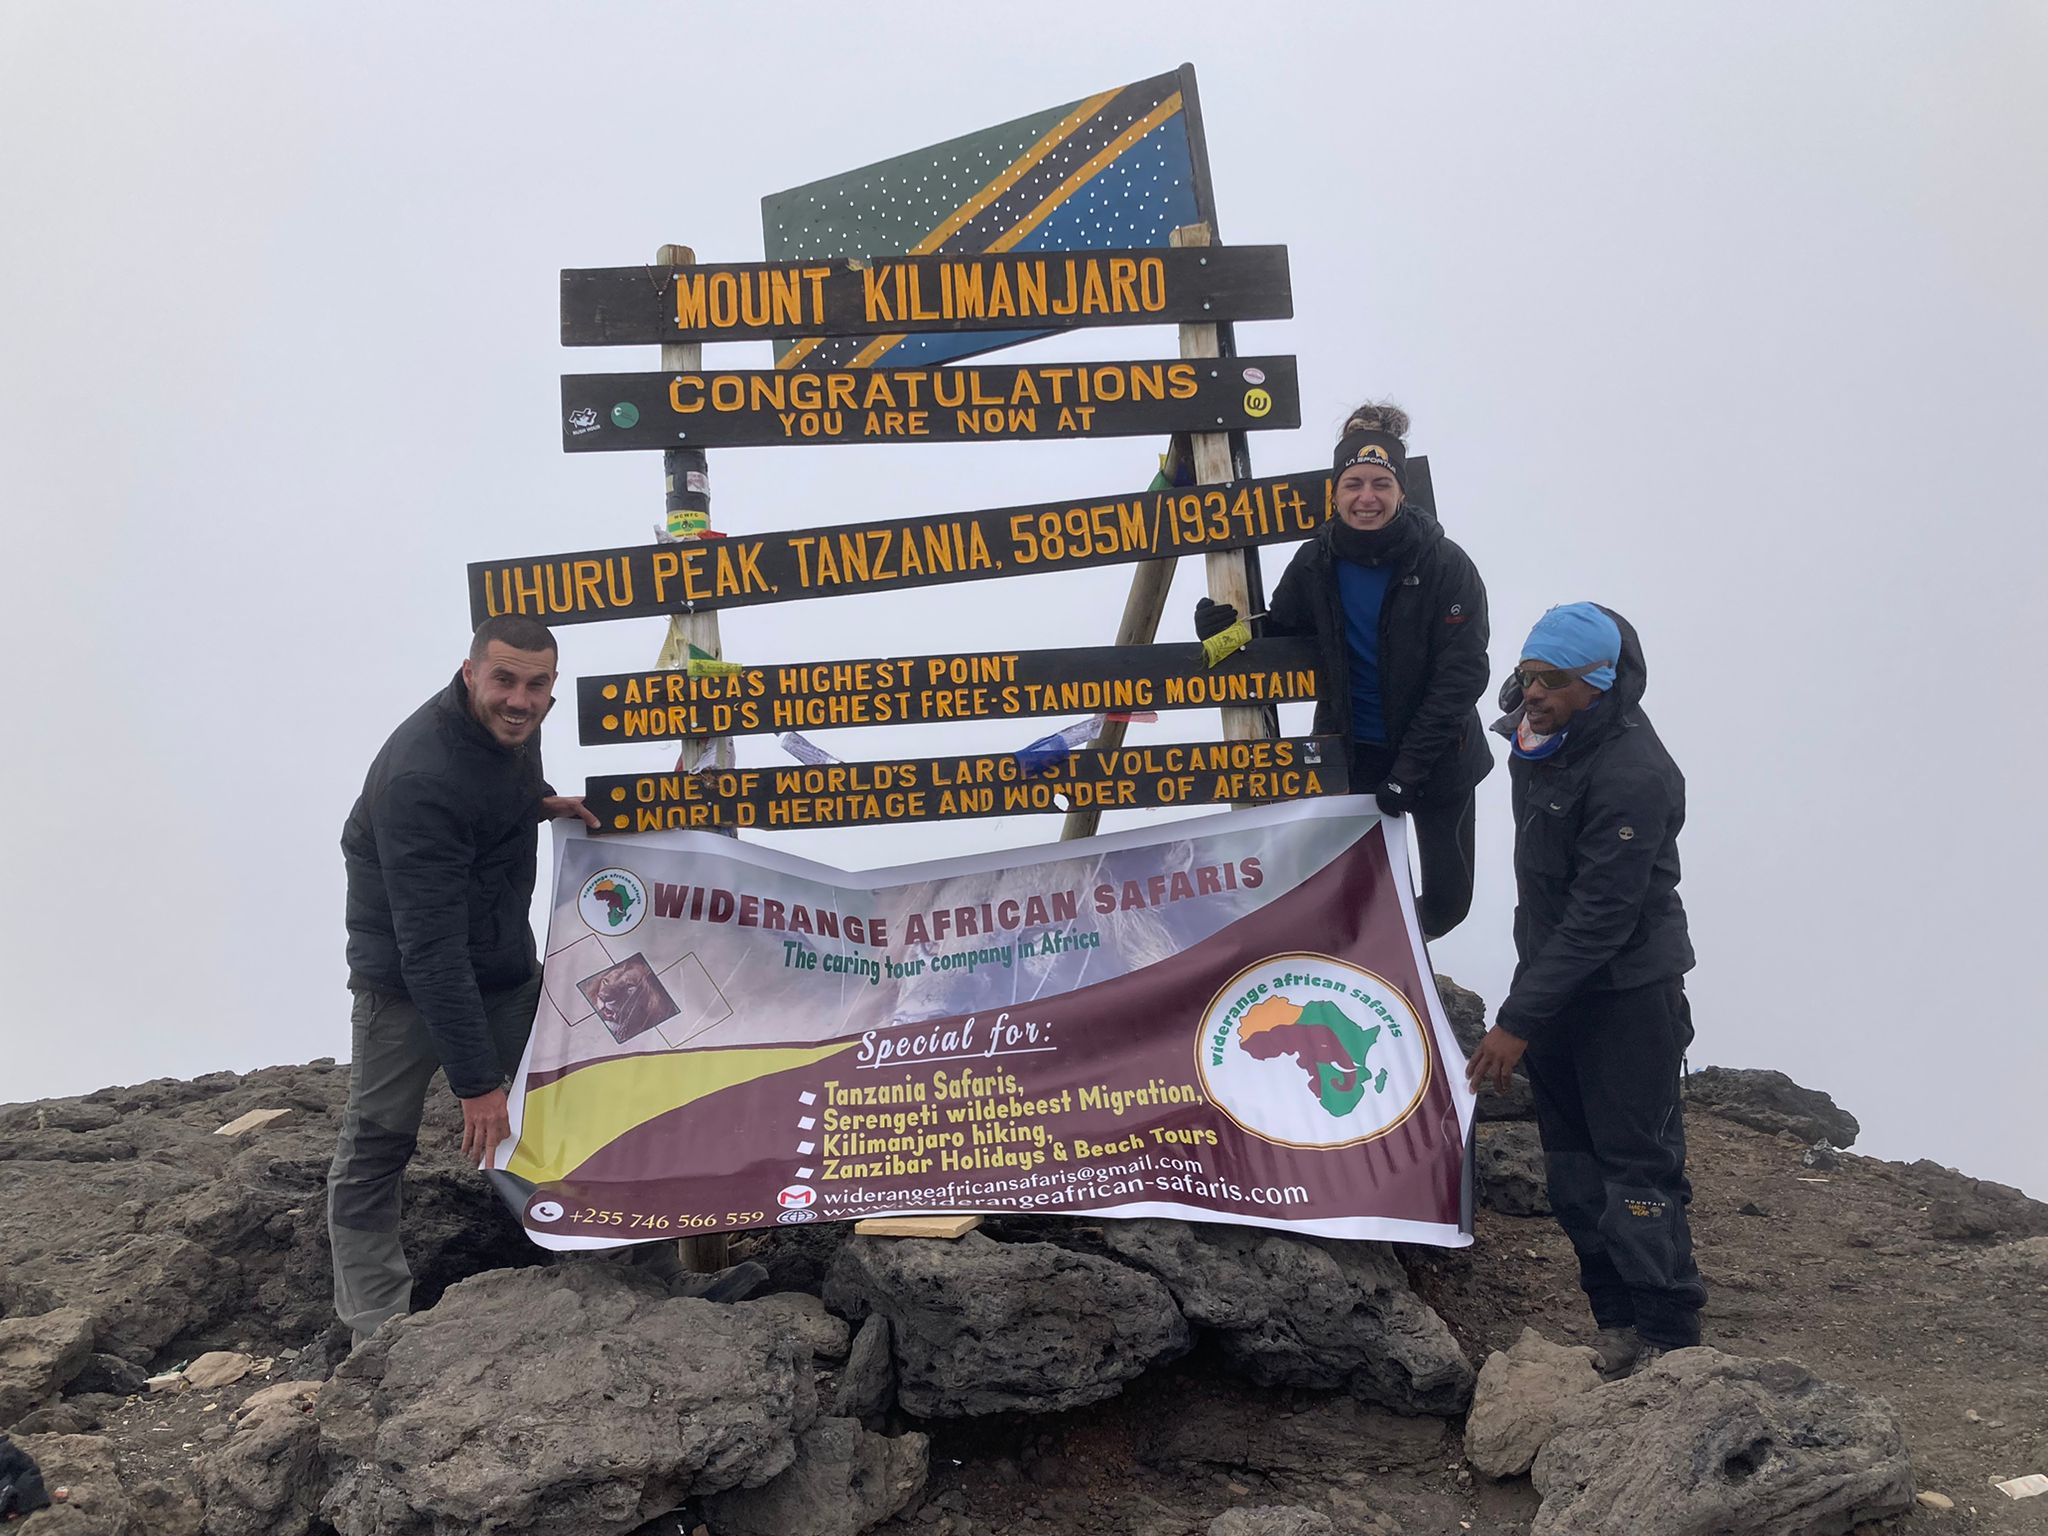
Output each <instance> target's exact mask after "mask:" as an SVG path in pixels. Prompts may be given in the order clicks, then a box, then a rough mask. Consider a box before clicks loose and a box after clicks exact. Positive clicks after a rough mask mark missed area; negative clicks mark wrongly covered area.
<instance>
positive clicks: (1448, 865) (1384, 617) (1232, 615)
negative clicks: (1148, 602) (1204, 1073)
mask: <svg viewBox="0 0 2048 1536" xmlns="http://www.w3.org/2000/svg"><path fill="white" fill-rule="evenodd" d="M1407 430H1408V413H1407V412H1406V411H1403V410H1402V409H1401V408H1400V407H1399V406H1395V405H1386V404H1380V405H1367V406H1360V407H1359V408H1358V409H1357V410H1356V411H1354V412H1352V414H1351V418H1350V420H1349V421H1347V422H1346V423H1345V430H1344V437H1343V438H1342V440H1341V441H1340V442H1339V443H1338V444H1337V451H1336V458H1335V465H1334V468H1335V471H1336V488H1335V491H1334V501H1335V512H1336V515H1335V516H1334V517H1332V518H1331V519H1330V520H1329V521H1328V522H1326V523H1325V524H1323V526H1322V527H1321V528H1320V529H1319V530H1317V532H1316V535H1315V537H1314V538H1312V539H1310V540H1309V541H1308V542H1307V543H1306V544H1304V545H1302V547H1301V548H1300V549H1299V550H1298V551H1296V553H1295V556H1294V559H1293V560H1292V561H1290V562H1289V563H1288V566H1287V571H1286V574H1284V575H1283V576H1282V577H1281V578H1280V585H1279V586H1278V587H1277V588H1275V589H1274V592H1273V601H1272V603H1271V605H1270V607H1269V609H1268V612H1267V614H1266V619H1265V625H1264V628H1263V630H1262V633H1264V634H1268V635H1310V636H1313V637H1314V638H1315V640H1316V642H1317V647H1318V654H1317V660H1316V668H1317V681H1318V684H1319V693H1318V697H1317V701H1316V715H1315V729H1316V731H1317V732H1318V733H1329V734H1334V735H1338V736H1342V737H1343V738H1344V739H1345V740H1346V741H1347V742H1349V743H1350V744H1351V785H1352V788H1353V789H1354V790H1355V791H1359V792H1367V791H1369V792H1370V793H1371V794H1373V796H1374V797H1375V798H1376V799H1377V800H1378V802H1379V806H1380V809H1381V810H1382V811H1384V812H1385V813H1386V814H1388V815H1390V816H1399V815H1402V814H1404V813H1412V814H1413V817H1414V825H1415V843H1416V850H1417V853H1418V855H1419V857H1420V861H1421V865H1422V890H1421V893H1420V894H1419V895H1418V896H1417V898H1416V902H1415V907H1416V916H1417V918H1418V919H1419V920H1420V922H1421V924H1422V932H1423V935H1424V936H1425V937H1427V938H1432V939H1436V938H1442V937H1443V936H1444V935H1445V934H1447V933H1449V932H1450V931H1451V930H1452V929H1453V928H1455V927H1457V926H1458V924H1459V923H1461V922H1463V921H1464V920H1465V914H1466V913H1467V912H1468V911H1470V910H1471V906H1472V863H1473V802H1474V796H1473V790H1474V789H1475V788H1477V787H1478V784H1479V781H1480V780H1481V779H1483V778H1485V777H1486V775H1487V774H1489V773H1491V772H1492V771H1493V753H1492V752H1491V751H1490V750H1488V748H1487V745H1486V733H1485V731H1484V730H1483V729H1482V728H1481V726H1480V723H1479V711H1478V709H1477V707H1476V706H1477V704H1478V700H1479V696H1480V694H1482V693H1484V692H1485V691H1486V671H1487V668H1486V640H1487V628H1486V586H1485V583H1483V582H1482V581H1481V580H1480V579H1479V572H1478V570H1477V569H1476V568H1475V567H1474V566H1473V564H1472V561H1471V559H1470V558H1469V557H1468V556H1467V555H1466V553H1465V551H1464V550H1462V549H1460V548H1459V547H1458V546H1457V545H1456V544H1453V543H1452V542H1451V541H1450V540H1449V539H1447V538H1445V537H1444V531H1443V528H1442V526H1441V525H1440V524H1439V523H1438V522H1437V520H1436V519H1435V518H1434V517H1432V516H1431V515H1430V514H1429V513H1428V512H1426V511H1424V510H1423V509H1422V508H1421V507H1419V506H1416V505H1414V504H1413V503H1411V502H1409V501H1408V500H1407V499H1406V494H1405V490H1404V487H1403V484H1402V474H1403V471H1404V470H1405V468H1406V463H1407V449H1406V447H1405V445H1404V444H1403V442H1402V438H1403V436H1404V434H1405V433H1406V432H1407ZM1237 617H1238V615H1237V610H1236V609H1235V608H1233V607H1230V606H1229V605H1228V604H1220V603H1213V602H1211V601H1210V600H1209V599H1207V598H1203V599H1202V601H1201V602H1200V603H1199V604H1197V605H1196V608H1195V633H1196V634H1197V635H1199V636H1201V637H1202V638H1203V639H1208V638H1209V637H1210V636H1211V635H1214V634H1217V633H1220V632H1221V631H1222V630H1224V629H1226V628H1228V627H1229V626H1230V625H1231V624H1234V623H1235V622H1236V621H1237Z"/></svg>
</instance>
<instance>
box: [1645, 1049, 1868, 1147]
mask: <svg viewBox="0 0 2048 1536" xmlns="http://www.w3.org/2000/svg"><path fill="white" fill-rule="evenodd" d="M1685 1102H1686V1107H1687V1108H1688V1109H1694V1108H1697V1109H1704V1110H1708V1111H1711V1112H1712V1113H1714V1114H1717V1115H1720V1116H1722V1117H1723V1118H1724V1119H1728V1120H1733V1121H1736V1122H1737V1123H1739V1124H1742V1125H1747V1126H1751V1127H1753V1128H1754V1129H1756V1130H1759V1131H1768V1132H1770V1133H1771V1134H1773V1135H1775V1134H1776V1133H1777V1132H1779V1131H1790V1132H1791V1133H1792V1134H1793V1135H1794V1136H1796V1137H1798V1138H1799V1140H1800V1141H1801V1142H1803V1143H1804V1144H1806V1145H1807V1146H1812V1145H1813V1143H1815V1142H1816V1141H1825V1142H1827V1143H1829V1144H1830V1145H1831V1146H1834V1147H1836V1148H1841V1147H1853V1146H1854V1145H1856V1137H1857V1134H1858V1133H1859V1132H1860V1131H1861V1130H1862V1127H1861V1126H1859V1125H1858V1124H1857V1123H1856V1117H1855V1116H1854V1115H1852V1114H1850V1113H1849V1112H1848V1111H1847V1110H1846V1109H1843V1108H1841V1107H1840V1106H1839V1105H1837V1104H1836V1103H1835V1101H1834V1100H1833V1099H1831V1098H1829V1097H1828V1096H1827V1095H1826V1094H1824V1093H1822V1092H1821V1091H1820V1090H1819V1089H1817V1088H1802V1087H1800V1086H1799V1084H1797V1083H1795V1082H1793V1081H1792V1079H1791V1078H1789V1077H1787V1076H1786V1075H1785V1074H1784V1073H1782V1072H1772V1071H1768V1070H1765V1069H1760V1068H1750V1067H1702V1068H1700V1070H1699V1071H1697V1072H1694V1073H1691V1074H1689V1075H1688V1076H1687V1077H1686V1079H1685Z"/></svg>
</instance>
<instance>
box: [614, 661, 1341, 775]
mask: <svg viewBox="0 0 2048 1536" xmlns="http://www.w3.org/2000/svg"><path fill="white" fill-rule="evenodd" d="M1317 655H1318V650H1317V647H1316V645H1315V643H1314V642H1313V641H1311V640H1308V639H1278V640H1259V641H1254V642H1253V643H1252V644H1251V645H1249V646H1246V647H1245V648H1244V649H1243V650H1241V651H1239V652H1238V653H1237V654H1236V655H1234V656H1230V657H1226V658H1225V659H1224V661H1223V662H1222V663H1220V664H1219V665H1217V666H1214V667H1211V666H1209V665H1208V663H1207V661H1206V659H1205V658H1204V656H1203V654H1202V647H1201V645H1200V644H1199V643H1190V644H1181V645H1123V646H1117V645H1098V646H1075V647H1073V648H1071V649H1065V650H1048V651H962V652H947V653H945V654H942V655H934V656H894V657H888V656H879V657H871V658H867V659H864V660H856V661H816V662H793V663H784V664H781V665H762V666H746V667H740V668H738V669H737V670H734V671H732V672H726V673H719V674H702V673H701V672H700V675H698V676H695V677H692V676H691V675H690V673H689V672H688V670H687V669H684V668H675V669H668V670H658V671H650V672H617V673H610V674H605V675H601V676H596V677H579V678H578V679H576V725H577V739H578V740H579V741H580V742H581V743H582V744H583V745H584V746H586V747H594V746H607V745H619V744H624V743H628V742H636V741H669V740H674V739H676V738H678V737H684V736H741V735H751V734H757V733H760V732H764V731H811V730H825V729H830V728H831V727H834V726H850V725H930V724H936V723H940V722H946V721H955V720H1022V719H1032V718H1037V717H1042V716H1047V715H1090V714H1097V713H1102V712H1111V713H1114V712H1118V711H1129V710H1173V709H1214V708H1218V707H1220V706H1222V705H1224V704H1225V703H1226V702H1255V703H1270V704H1298V703H1305V702H1313V700H1314V699H1315V696H1316V660H1317ZM1119 723H1120V722H1119ZM685 771H687V770H685Z"/></svg>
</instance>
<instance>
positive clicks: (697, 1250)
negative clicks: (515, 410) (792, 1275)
mask: <svg viewBox="0 0 2048 1536" xmlns="http://www.w3.org/2000/svg"><path fill="white" fill-rule="evenodd" d="M654 259H655V262H656V263H657V264H658V265H660V266H663V267H688V266H694V265H696V261H697V253H696V252H695V251H693V250H691V249H690V247H689V246H687V245H664V246H663V247H662V248H661V249H660V250H659V251H658V252H656V253H655V257H654ZM661 366H662V368H663V370H664V371H667V372H675V373H695V372H696V371H697V370H698V369H700V368H702V367H703V366H704V346H703V343H701V342H695V341H669V342H663V343H662V347H661ZM662 468H663V470H664V471H665V472H666V474H667V476H668V484H667V487H666V490H667V502H666V505H667V507H669V508H675V507H679V506H682V505H684V504H685V502H686V501H694V500H695V499H696V498H697V497H698V496H700V495H701V497H702V498H703V506H704V510H706V511H707V512H708V511H709V510H710V505H711V495H710V487H709V483H708V482H707V483H706V484H705V485H704V486H703V487H702V488H701V490H700V489H698V488H696V487H693V486H691V485H690V484H689V483H688V482H687V481H685V482H684V483H682V484H678V483H677V477H678V476H683V475H687V474H689V473H691V472H692V471H693V470H694V472H696V473H699V474H702V473H703V472H704V471H703V470H702V469H700V468H697V466H696V455H695V454H692V453H683V452H675V451H671V452H668V453H664V454H663V455H662ZM655 537H656V538H657V539H659V540H661V541H662V542H663V543H667V544H679V543H681V542H682V541H683V540H684V539H686V538H695V537H696V534H695V532H693V531H692V532H684V531H682V530H680V529H677V528H676V527H674V526H673V525H672V524H671V523H670V521H669V520H668V519H667V518H666V517H664V520H663V526H662V527H661V529H660V530H659V531H657V533H656V534H655ZM693 645H694V646H696V647H697V648H698V649H699V650H703V651H709V652H710V653H711V654H712V655H713V656H723V655H724V654H725V653H724V651H722V650H721V649H720V648H719V643H718V615H717V614H716V613H676V614H670V615H669V621H668V638H667V639H666V640H664V641H663V642H662V647H661V653H660V654H659V655H658V656H657V657H656V658H655V661H654V664H655V665H656V666H657V667H686V666H688V665H689V664H690V647H691V646H693ZM732 761H733V759H732V738H731V737H730V736H693V737H687V738H685V739H684V740H683V741H682V742H681V743H680V745H679V748H678V751H677V754H676V772H678V773H694V772H696V771H697V770H698V769H699V768H703V767H706V766H711V765H715V766H717V767H720V768H730V767H731V766H732ZM676 1258H677V1259H678V1260H679V1261H680V1262H681V1264H682V1266H683V1268H685V1269H687V1270H690V1271H692V1272H693V1273H696V1274H712V1273H714V1272H716V1271H718V1270H721V1269H724V1268H725V1267H726V1266H727V1265H729V1264H730V1263H732V1239H731V1237H730V1236H729V1235H727V1234H726V1233H724V1232H706V1233H703V1234H701V1235H699V1236H697V1237H679V1238H677V1239H676Z"/></svg>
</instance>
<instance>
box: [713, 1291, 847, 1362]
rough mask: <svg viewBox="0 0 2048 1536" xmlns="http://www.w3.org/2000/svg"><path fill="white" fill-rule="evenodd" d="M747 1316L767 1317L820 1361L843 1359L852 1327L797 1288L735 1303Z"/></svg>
mask: <svg viewBox="0 0 2048 1536" xmlns="http://www.w3.org/2000/svg"><path fill="white" fill-rule="evenodd" d="M737 1305H738V1307H739V1309H740V1311H741V1312H742V1313H743V1314H745V1315H746V1316H749V1317H763V1318H768V1319H771V1320H772V1321H773V1323H774V1325H775V1326H776V1327H778V1328H781V1329H783V1330H784V1331H785V1332H788V1333H793V1334H795V1335H796V1337H797V1339H798V1340H799V1341H800V1342H801V1343H802V1344H803V1346H804V1347H805V1348H806V1349H808V1350H809V1351H810V1352H811V1353H812V1354H813V1355H815V1356H817V1357H818V1358H819V1359H820V1360H844V1359H845V1358H846V1348H847V1344H848V1342H849V1341H850V1340H851V1339H852V1337H853V1334H852V1330H851V1329H849V1328H848V1327H847V1326H846V1323H845V1321H844V1320H843V1319H841V1318H837V1317H834V1316H833V1315H832V1314H831V1313H830V1312H828V1311H826V1310H825V1303H824V1302H822V1301H820V1300H818V1298H817V1297H815V1296H807V1295H805V1294H804V1293H803V1292H801V1291H778V1292H776V1293H775V1294H774V1295H772V1296H759V1297H756V1298H755V1299H754V1300H752V1301H742V1302H739V1303H737Z"/></svg>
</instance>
